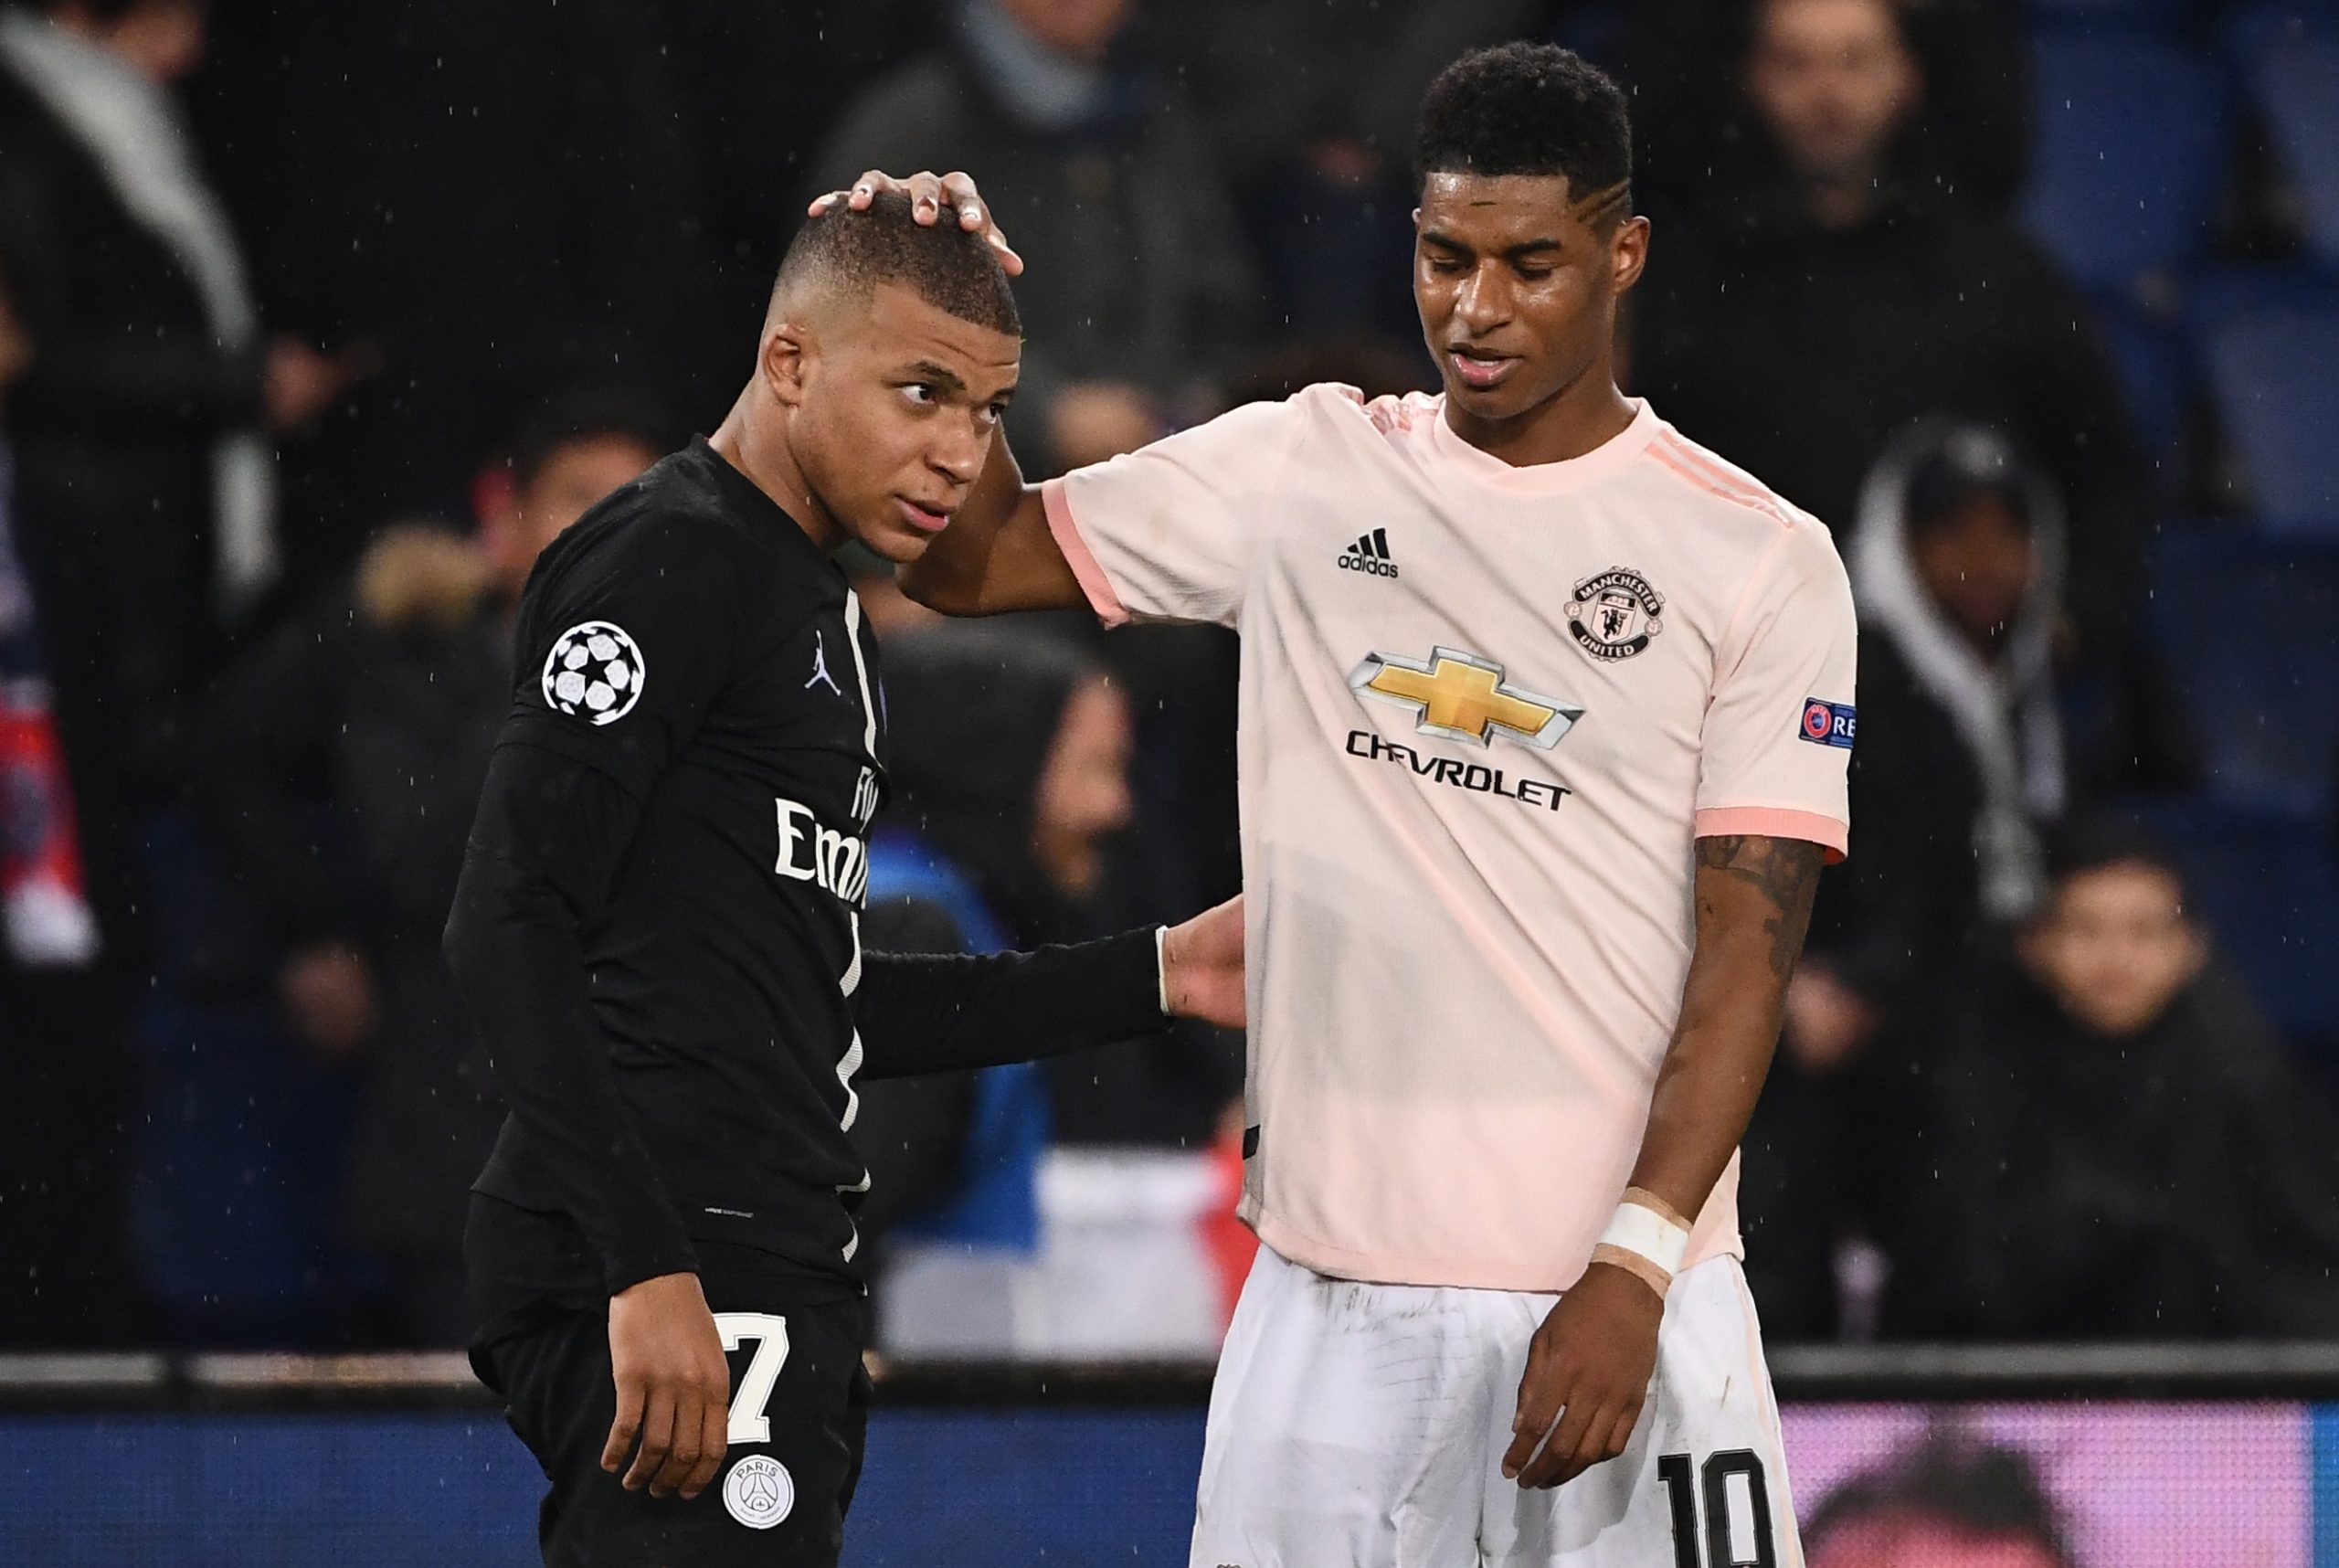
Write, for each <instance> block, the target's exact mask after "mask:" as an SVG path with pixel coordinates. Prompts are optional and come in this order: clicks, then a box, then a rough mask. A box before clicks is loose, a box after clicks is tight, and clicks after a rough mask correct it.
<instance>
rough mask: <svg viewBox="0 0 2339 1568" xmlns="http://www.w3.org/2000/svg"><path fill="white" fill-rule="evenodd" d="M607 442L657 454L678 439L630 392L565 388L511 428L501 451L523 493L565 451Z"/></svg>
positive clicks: (665, 420)
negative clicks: (625, 443)
mask: <svg viewBox="0 0 2339 1568" xmlns="http://www.w3.org/2000/svg"><path fill="white" fill-rule="evenodd" d="M604 439H611V440H628V441H635V442H639V443H640V445H641V447H642V448H643V449H644V450H648V451H651V452H653V453H664V452H666V451H669V450H672V448H673V446H674V444H675V440H676V437H675V433H674V426H673V423H672V420H670V419H669V418H666V416H665V415H664V414H663V413H661V411H660V410H659V409H658V408H657V407H656V406H655V405H653V404H652V403H651V401H650V399H649V398H647V397H643V396H642V395H641V394H640V393H638V392H635V391H633V390H632V389H630V388H629V387H610V386H579V387H564V388H562V389H561V390H560V391H557V392H555V393H554V394H553V395H552V396H551V397H546V398H545V400H544V401H543V402H541V403H539V404H537V405H536V406H535V407H534V408H532V409H530V410H529V411H528V414H527V416H526V417H525V418H523V419H522V420H521V421H520V422H519V423H518V424H517V425H515V426H513V430H512V439H511V440H509V441H508V442H506V443H505V445H504V449H503V455H504V461H507V462H508V463H510V464H511V466H512V482H513V484H514V485H516V486H518V487H520V488H522V489H525V488H526V487H527V486H529V485H531V484H534V482H535V480H536V475H538V474H540V473H542V472H543V471H544V470H545V464H546V463H548V462H550V461H552V459H553V455H554V454H555V453H556V452H557V451H559V450H561V449H562V448H563V447H568V446H574V445H576V444H577V443H578V442H580V441H591V440H604Z"/></svg>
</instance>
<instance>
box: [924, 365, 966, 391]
mask: <svg viewBox="0 0 2339 1568" xmlns="http://www.w3.org/2000/svg"><path fill="white" fill-rule="evenodd" d="M910 374H911V375H912V376H916V377H917V378H918V379H919V380H920V381H931V382H932V383H934V385H935V386H936V387H937V388H939V389H940V390H942V391H944V392H964V391H965V390H966V389H967V384H966V382H965V381H963V380H961V379H960V378H959V376H958V372H957V371H955V370H951V369H948V368H947V367H946V366H939V365H937V364H935V363H934V361H932V360H930V359H921V360H919V361H918V362H917V363H916V364H915V365H913V366H910Z"/></svg>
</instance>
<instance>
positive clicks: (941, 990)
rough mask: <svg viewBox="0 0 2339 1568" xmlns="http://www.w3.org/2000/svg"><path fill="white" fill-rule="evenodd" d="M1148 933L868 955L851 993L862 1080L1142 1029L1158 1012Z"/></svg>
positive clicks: (1020, 1058)
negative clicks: (1017, 948) (1008, 947)
mask: <svg viewBox="0 0 2339 1568" xmlns="http://www.w3.org/2000/svg"><path fill="white" fill-rule="evenodd" d="M1154 941H1155V938H1154V931H1153V928H1152V927H1147V928H1145V929H1144V930H1140V931H1127V932H1124V933H1122V934H1121V935H1120V936H1117V937H1106V938H1101V939H1099V940H1097V941H1094V942H1081V943H1077V944H1075V945H1073V946H1069V947H1048V948H1035V949H1033V950H1032V951H1031V952H1028V953H986V954H982V955H979V956H969V955H964V954H958V953H951V954H940V955H929V954H915V955H913V954H895V953H870V954H867V955H865V957H864V958H863V969H862V977H861V987H860V989H859V990H858V991H856V992H855V993H854V1009H855V1022H856V1023H857V1024H858V1025H859V1027H860V1030H861V1048H862V1052H863V1058H862V1067H861V1071H862V1075H863V1076H864V1077H870V1078H898V1077H904V1076H906V1075H910V1074H913V1073H947V1072H951V1071H953V1070H955V1069H958V1068H962V1067H990V1066H996V1065H999V1064H1000V1063H1002V1062H1030V1061H1036V1060H1038V1059H1039V1058H1041V1057H1042V1056H1058V1055H1062V1054H1064V1053H1065V1052H1067V1051H1079V1050H1085V1048H1087V1047H1088V1046H1091V1045H1105V1044H1111V1043H1112V1042H1114V1041H1117V1040H1128V1039H1133V1038H1135V1037H1137V1036H1138V1035H1142V1034H1150V1033H1153V1032H1154V1031H1156V1030H1158V1029H1160V1028H1162V1027H1164V1026H1165V1025H1166V1024H1167V1023H1168V1022H1169V1020H1168V1018H1167V1017H1166V1016H1165V1015H1164V1014H1163V1013H1162V1011H1161V969H1160V960H1159V955H1158V953H1157V950H1156V948H1155V946H1154Z"/></svg>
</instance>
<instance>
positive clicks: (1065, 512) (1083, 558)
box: [1040, 479, 1129, 627]
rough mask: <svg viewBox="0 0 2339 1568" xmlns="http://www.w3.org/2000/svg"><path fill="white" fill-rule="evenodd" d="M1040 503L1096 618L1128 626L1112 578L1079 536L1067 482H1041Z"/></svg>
mask: <svg viewBox="0 0 2339 1568" xmlns="http://www.w3.org/2000/svg"><path fill="white" fill-rule="evenodd" d="M1040 503H1041V505H1042V506H1044V507H1045V508H1046V509H1047V514H1048V532H1049V533H1050V534H1052V535H1055V541H1056V548H1057V549H1059V550H1061V551H1063V552H1064V564H1065V565H1066V566H1068V567H1071V568H1072V575H1073V576H1074V577H1075V578H1076V579H1078V581H1079V583H1080V591H1081V592H1083V593H1085V594H1086V595H1087V596H1088V603H1089V607H1090V608H1091V609H1094V610H1095V612H1096V619H1097V620H1101V621H1103V622H1104V623H1105V624H1106V626H1108V627H1113V626H1126V625H1127V624H1128V622H1129V611H1128V607H1127V605H1125V604H1123V603H1122V602H1121V596H1120V595H1119V594H1117V593H1116V592H1114V591H1113V579H1112V578H1110V577H1106V575H1105V568H1104V567H1101V566H1099V565H1097V563H1096V555H1095V551H1093V550H1091V549H1090V548H1089V547H1088V541H1087V540H1085V539H1084V538H1082V537H1081V536H1080V524H1077V523H1075V522H1074V521H1073V516H1072V503H1071V502H1070V501H1068V500H1067V499H1065V496H1064V481H1063V480H1061V479H1051V480H1048V481H1046V482H1043V483H1042V484H1041V486H1040Z"/></svg>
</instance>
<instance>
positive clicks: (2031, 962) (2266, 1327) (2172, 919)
mask: <svg viewBox="0 0 2339 1568" xmlns="http://www.w3.org/2000/svg"><path fill="white" fill-rule="evenodd" d="M2016 951H2017V955H2018V958H2017V962H2016V964H2015V965H2014V966H2013V967H2012V969H2010V971H2008V972H2007V973H2006V974H2005V975H2004V976H2003V977H2002V978H2001V979H2000V980H1999V981H1998V982H1997V983H1994V984H1989V985H1984V986H1979V987H1975V988H1973V990H1972V991H1969V993H1968V995H1967V998H1966V1000H1965V1003H1964V1005H1963V1006H1962V1007H1960V1008H1958V1009H1957V1010H1956V1011H1955V1012H1954V1013H1953V1015H1952V1022H1950V1024H1949V1026H1948V1029H1947V1041H1946V1044H1945V1045H1944V1047H1943V1049H1942V1052H1941V1054H1940V1059H1939V1065H1938V1066H1937V1068H1936V1070H1935V1071H1934V1072H1933V1073H1932V1074H1931V1075H1929V1077H1928V1080H1927V1087H1928V1090H1929V1095H1928V1099H1929V1105H1928V1114H1927V1116H1926V1118H1925V1123H1924V1129H1923V1138H1922V1144H1921V1150H1922V1164H1923V1166H1924V1168H1925V1180H1924V1181H1921V1183H1920V1184H1919V1185H1918V1187H1917V1189H1916V1191H1915V1193H1914V1197H1913V1201H1912V1202H1910V1205H1909V1206H1908V1208H1907V1210H1906V1211H1905V1213H1904V1214H1903V1215H1902V1219H1903V1221H1904V1223H1905V1227H1906V1228H1905V1232H1904V1234H1903V1235H1902V1236H1901V1238H1900V1242H1901V1245H1899V1246H1898V1247H1897V1248H1896V1249H1895V1251H1896V1259H1895V1269H1894V1275H1893V1283H1892V1287H1891V1293H1890V1296H1889V1313H1888V1321H1889V1324H1890V1325H1891V1326H1892V1327H1893V1328H1894V1329H1895V1330H1897V1331H1899V1332H1901V1333H1905V1334H1908V1335H1911V1336H1922V1337H1925V1338H1956V1339H1993V1340H2064V1339H2089V1340H2100V1339H2123V1338H2134V1339H2153V1340H2170V1339H2192V1338H2209V1337H2260V1338H2268V1339H2288V1338H2310V1337H2316V1336H2321V1335H2323V1334H2327V1333H2328V1332H2329V1331H2330V1329H2331V1325H2332V1324H2333V1322H2334V1321H2335V1320H2339V1152H2334V1151H2339V1124H2334V1119H2333V1117H2332V1107H2330V1106H2329V1104H2328V1103H2327V1101H2326V1100H2325V1099H2324V1097H2323V1096H2322V1095H2321V1094H2320V1093H2319V1092H2318V1091H2317V1090H2316V1088H2315V1087H2314V1086H2312V1085H2311V1084H2309V1083H2307V1082H2306V1081H2305V1080H2304V1079H2303V1077H2302V1074H2301V1073H2300V1072H2299V1070H2298V1068H2297V1067H2296V1065H2294V1064H2293V1063H2292V1062H2291V1060H2290V1059H2289V1058H2288V1056H2287V1054H2286V1053H2285V1052H2284V1050H2283V1047H2282V1044H2281V1041H2279V1040H2278V1039H2277V1038H2275V1036H2274V1034H2273V1033H2272V1031H2271V1030H2270V1028H2269V1026H2268V1024H2267V1022H2266V1021H2265V1019H2264V1018H2263V1017H2262V1016H2261V1015H2260V1012H2259V1011H2258V1009H2257V1008H2256V1006H2255V1005H2253V1003H2252V1001H2251V999H2250V998H2249V995H2248V993H2247V992H2246V991H2244V989H2243V988H2242V987H2241V986H2240V985H2239V984H2238V981H2237V980H2236V979H2235V978H2234V977H2233V975H2231V974H2230V973H2229V972H2228V971H2227V970H2226V969H2225V968H2224V967H2223V966H2222V965H2221V964H2220V963H2218V962H2217V958H2216V955H2215V953H2214V951H2213V949H2212V948H2211V946H2210V943H2209V939H2208V936H2207V933H2206V932H2205V931H2204V930H2203V929H2202V927H2201V925H2200V923H2199V920H2198V918H2197V916H2196V915H2195V914H2194V912H2193V910H2192V909H2191V907H2190V906H2189V904H2188V901H2187V895H2186V883H2185V878H2184V875H2183V874H2182V873H2181V872H2180V871H2179V870H2178V868H2177V865H2176V863H2175V861H2174V860H2173V859H2172V858H2171V857H2170V855H2169V854H2168V853H2167V852H2166V851H2165V850H2164V849H2163V848H2162V847H2161V846H2160V845H2159V844H2158V843H2156V842H2154V841H2153V840H2152V839H2151V838H2150V837H2149V836H2148V835H2146V834H2144V833H2143V832H2139V831H2138V830H2136V829H2135V828H2133V827H2131V826H2127V825H2125V824H2121V823H2103V822H2095V823H2082V824H2080V825H2079V826H2077V827H2074V828H2073V829H2071V830H2069V832H2066V833H2065V834H2063V835H2062V836H2061V837H2060V839H2059V842H2058V843H2057V846H2056V852H2055V855H2054V861H2053V880H2052V883H2051V886H2050V889H2049V892H2048V896H2047V898H2046V900H2045V901H2044V902H2043V903H2042V904H2041V905H2040V906H2039V907H2038V909H2037V912H2036V913H2035V914H2034V916H2032V917H2031V918H2030V919H2029V920H2028V921H2027V922H2026V923H2025V925H2024V927H2023V930H2022V934H2021V938H2020V940H2019V942H2018V944H2017V948H2016Z"/></svg>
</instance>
